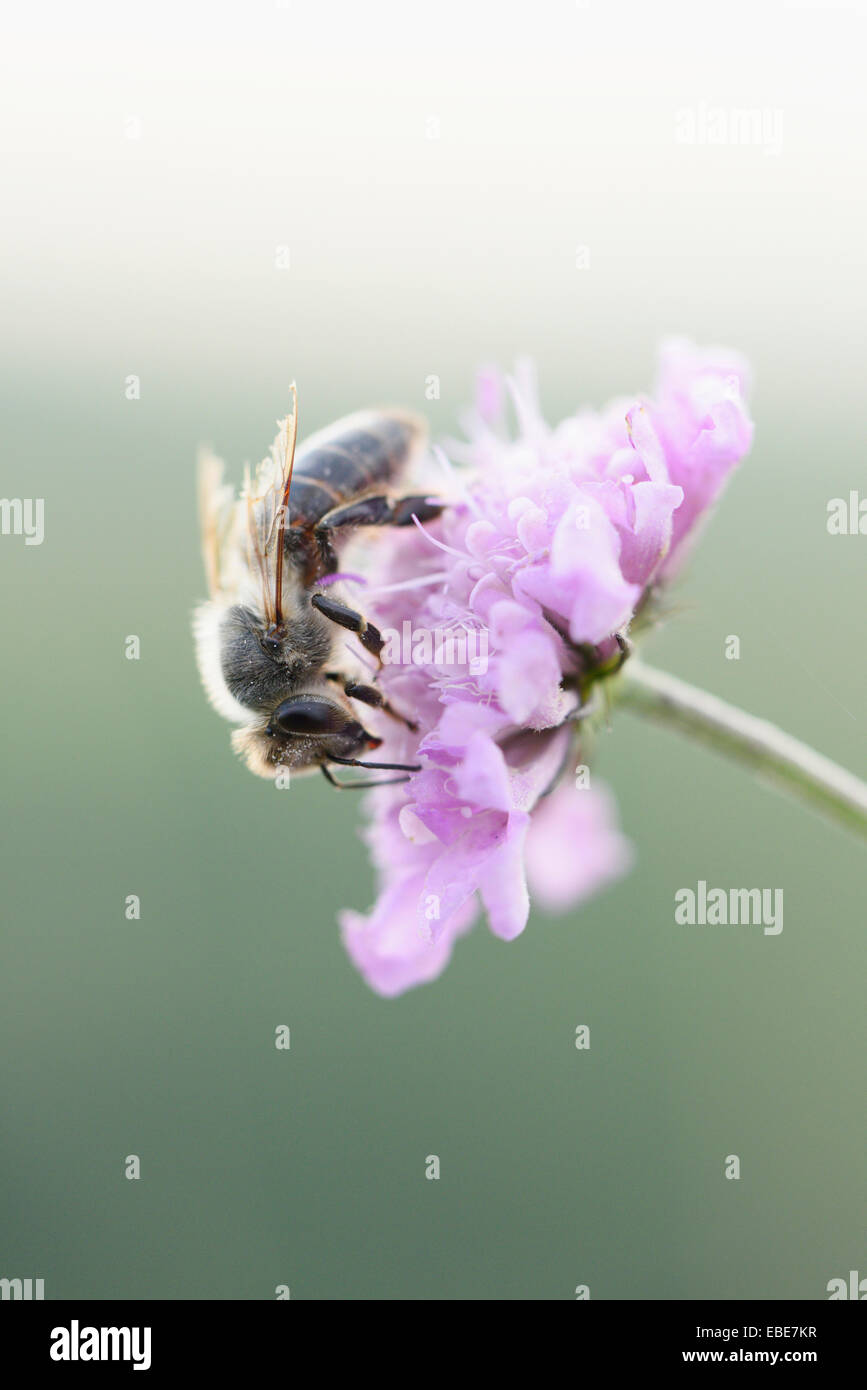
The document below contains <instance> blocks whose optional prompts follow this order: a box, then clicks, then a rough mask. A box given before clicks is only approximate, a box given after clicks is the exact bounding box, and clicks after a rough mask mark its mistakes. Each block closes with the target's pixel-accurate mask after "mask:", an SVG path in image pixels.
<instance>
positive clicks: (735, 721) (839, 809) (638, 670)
mask: <svg viewBox="0 0 867 1390" xmlns="http://www.w3.org/2000/svg"><path fill="white" fill-rule="evenodd" d="M612 686H613V687H614V693H615V698H616V699H617V700H618V702H619V703H622V704H623V705H625V706H626V707H627V708H629V709H632V710H634V711H635V712H636V713H638V714H641V715H643V716H645V717H646V718H648V719H652V720H655V721H656V722H657V723H658V724H665V725H668V727H669V728H672V729H679V730H680V731H681V732H682V733H685V734H689V735H690V736H691V737H692V738H694V739H696V740H698V741H699V742H702V743H706V744H708V745H709V746H710V747H711V748H715V749H716V750H717V751H718V752H720V753H726V754H728V755H729V756H730V757H732V758H734V759H736V760H737V761H738V762H741V763H743V764H744V765H745V766H746V767H749V768H752V770H753V771H754V772H756V773H758V774H759V776H761V777H766V778H767V779H768V780H770V781H772V782H774V783H776V784H777V785H778V786H780V787H782V788H784V789H785V790H786V791H789V792H793V793H794V794H795V795H796V796H799V797H801V798H802V800H804V801H806V802H808V803H809V805H811V806H814V807H815V808H816V810H819V811H824V813H825V815H827V816H830V817H831V818H832V819H833V820H836V821H838V822H840V823H841V824H842V825H846V826H848V828H849V829H850V830H854V831H855V832H856V833H858V834H861V835H864V836H867V785H865V783H864V782H862V781H860V779H859V778H857V777H854V776H853V775H852V773H851V772H847V771H846V769H845V768H842V767H838V766H837V764H836V763H832V762H831V760H830V758H825V757H823V756H822V754H821V753H816V752H815V751H814V749H812V748H808V747H807V745H806V744H805V743H800V742H799V741H798V739H796V738H792V737H790V735H789V734H784V733H783V732H782V730H781V729H778V728H777V727H776V726H775V725H774V724H769V723H768V722H767V720H765V719H756V718H755V717H754V716H753V715H751V714H745V713H744V712H743V710H739V709H736V708H735V706H734V705H729V704H726V702H725V700H718V699H717V698H716V696H715V695H708V694H707V693H706V692H705V691H703V690H699V689H697V687H696V686H694V685H688V684H687V683H686V681H682V680H678V679H677V677H676V676H669V675H667V674H666V673H665V672H664V671H657V670H655V669H654V667H652V666H645V665H644V663H643V662H642V661H638V660H636V659H635V658H634V657H633V658H631V659H630V660H629V661H627V662H626V663H625V665H624V667H623V669H622V671H621V672H620V674H619V676H618V677H617V679H616V681H612Z"/></svg>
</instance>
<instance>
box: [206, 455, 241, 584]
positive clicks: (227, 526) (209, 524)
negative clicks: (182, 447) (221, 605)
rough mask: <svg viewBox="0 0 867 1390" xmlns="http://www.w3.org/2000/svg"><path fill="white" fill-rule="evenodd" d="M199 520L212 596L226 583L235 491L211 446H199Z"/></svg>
mask: <svg viewBox="0 0 867 1390" xmlns="http://www.w3.org/2000/svg"><path fill="white" fill-rule="evenodd" d="M198 490H199V521H200V524H201V530H202V557H203V559H204V561H205V573H206V574H207V577H208V590H209V592H210V595H211V598H214V597H216V595H217V594H218V593H220V591H221V590H222V589H223V587H224V579H225V560H226V549H227V545H228V541H229V535H230V532H231V529H232V521H233V517H234V511H235V492H234V489H233V488H232V487H231V486H230V485H229V484H228V483H224V482H223V461H222V459H219V458H217V456H216V454H214V453H212V452H211V450H210V449H200V450H199V467H198Z"/></svg>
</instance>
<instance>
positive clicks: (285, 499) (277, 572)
mask: <svg viewBox="0 0 867 1390" xmlns="http://www.w3.org/2000/svg"><path fill="white" fill-rule="evenodd" d="M289 391H290V393H291V396H292V413H291V415H287V416H286V442H285V446H284V448H285V453H284V456H283V457H284V460H285V459H288V460H289V467H288V472H287V474H286V483H285V486H284V488H283V496H282V498H281V499H280V515H279V518H278V523H277V563H276V565H275V567H274V626H275V627H279V626H280V624H281V623H282V622H283V536H284V533H285V531H286V513H287V512H288V510H289V489H290V487H291V486H292V469H293V468H294V467H295V441H296V439H297V438H298V391H297V389H296V386H295V382H294V381H293V382H292V383H291V385H290V387H289Z"/></svg>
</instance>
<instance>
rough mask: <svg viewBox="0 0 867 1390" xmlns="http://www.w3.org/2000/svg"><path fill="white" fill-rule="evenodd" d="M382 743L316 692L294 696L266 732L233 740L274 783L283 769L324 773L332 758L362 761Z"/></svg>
mask: <svg viewBox="0 0 867 1390" xmlns="http://www.w3.org/2000/svg"><path fill="white" fill-rule="evenodd" d="M381 743H382V739H380V738H376V737H375V736H374V735H373V734H370V733H368V731H367V730H366V729H365V728H364V727H363V726H362V725H361V724H360V723H359V722H358V720H357V719H355V718H354V717H353V715H352V713H351V711H349V710H347V709H345V708H344V707H343V706H342V705H341V704H339V703H338V702H337V701H336V700H333V699H331V698H330V697H329V696H328V695H326V694H323V693H319V692H316V691H306V692H305V693H303V694H298V695H290V696H289V697H288V699H286V700H282V701H281V702H280V704H279V705H277V707H276V708H275V709H274V710H273V711H272V712H271V714H270V716H269V718H268V721H267V723H266V724H265V725H264V726H262V725H259V726H256V727H253V728H250V727H247V728H243V729H236V730H235V732H234V733H233V735H232V745H233V747H234V748H235V751H236V752H238V753H241V754H242V756H243V757H244V759H245V761H246V763H247V766H248V767H249V769H250V771H251V772H255V773H257V774H258V775H259V776H260V777H273V776H275V774H276V773H277V772H278V771H279V770H280V769H281V768H288V769H294V770H299V771H300V770H302V769H311V768H315V767H319V766H320V764H322V763H324V762H328V760H329V759H330V758H337V759H344V758H357V757H359V756H360V755H361V754H362V753H364V752H367V751H368V750H370V749H373V748H378V747H379V746H380V744H381Z"/></svg>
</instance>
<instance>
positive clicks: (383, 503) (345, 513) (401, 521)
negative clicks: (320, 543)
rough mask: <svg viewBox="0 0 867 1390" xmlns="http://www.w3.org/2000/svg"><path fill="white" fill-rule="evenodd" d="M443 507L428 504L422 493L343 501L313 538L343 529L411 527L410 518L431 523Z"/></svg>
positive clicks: (320, 525) (327, 514)
mask: <svg viewBox="0 0 867 1390" xmlns="http://www.w3.org/2000/svg"><path fill="white" fill-rule="evenodd" d="M443 506H444V503H442V502H429V501H428V499H427V497H426V496H425V495H424V494H423V493H420V494H418V496H415V497H398V498H395V499H393V498H391V497H385V496H379V497H362V498H360V499H359V500H358V501H357V502H347V503H346V505H345V506H343V507H335V508H334V510H333V511H330V512H326V513H325V516H324V517H323V518H322V520H321V521H320V522H319V524H318V525H317V527H316V535H317V537H318V536H320V535H322V536H327V534H328V532H329V531H334V530H336V529H338V528H340V527H343V526H411V525H412V519H413V517H414V516H415V517H417V518H418V520H419V521H432V520H433V518H434V517H435V516H439V514H440V512H441V511H442V509H443Z"/></svg>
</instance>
